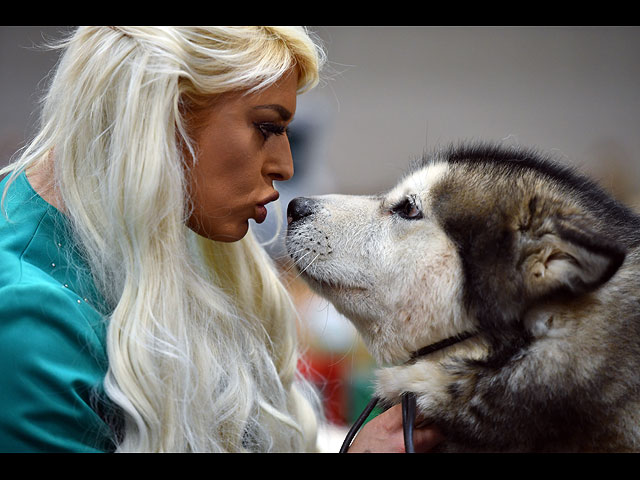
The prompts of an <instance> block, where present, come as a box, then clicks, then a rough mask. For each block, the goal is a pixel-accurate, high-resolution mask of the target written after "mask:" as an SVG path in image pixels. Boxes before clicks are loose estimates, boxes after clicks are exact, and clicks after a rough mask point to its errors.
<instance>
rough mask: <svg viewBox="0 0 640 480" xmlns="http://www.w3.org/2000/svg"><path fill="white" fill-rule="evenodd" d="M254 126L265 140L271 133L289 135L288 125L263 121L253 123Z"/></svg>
mask: <svg viewBox="0 0 640 480" xmlns="http://www.w3.org/2000/svg"><path fill="white" fill-rule="evenodd" d="M254 125H255V127H256V128H257V129H258V131H259V132H260V133H261V134H262V136H263V137H264V139H265V140H268V139H269V137H271V136H272V135H277V136H279V135H285V134H286V135H287V136H288V135H289V127H285V126H284V125H278V124H277V123H270V122H264V123H259V122H256V123H254Z"/></svg>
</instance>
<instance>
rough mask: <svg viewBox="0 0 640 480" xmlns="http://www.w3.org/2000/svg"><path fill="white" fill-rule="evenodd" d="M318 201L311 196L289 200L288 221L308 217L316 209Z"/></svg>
mask: <svg viewBox="0 0 640 480" xmlns="http://www.w3.org/2000/svg"><path fill="white" fill-rule="evenodd" d="M315 205H316V202H315V201H314V200H311V199H310V198H305V197H297V198H294V199H293V200H291V201H290V202H289V206H288V207H287V223H289V224H291V223H292V222H295V221H297V220H300V219H302V218H304V217H308V216H309V215H311V214H312V213H313V212H314V210H315Z"/></svg>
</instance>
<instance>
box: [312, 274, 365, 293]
mask: <svg viewBox="0 0 640 480" xmlns="http://www.w3.org/2000/svg"><path fill="white" fill-rule="evenodd" d="M300 276H302V278H304V279H305V281H307V282H309V283H310V284H311V286H312V287H316V288H318V289H320V290H321V291H323V292H333V293H340V292H347V293H363V292H366V291H368V290H369V288H367V287H365V286H363V285H354V284H347V283H343V282H338V281H336V280H335V279H331V280H327V279H324V278H319V277H318V276H316V275H313V274H312V273H310V272H309V271H308V270H307V269H304V270H302V271H300Z"/></svg>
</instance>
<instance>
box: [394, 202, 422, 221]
mask: <svg viewBox="0 0 640 480" xmlns="http://www.w3.org/2000/svg"><path fill="white" fill-rule="evenodd" d="M391 211H392V212H393V213H395V214H396V215H398V216H399V217H401V218H404V219H406V220H419V219H421V218H422V211H420V209H419V208H418V206H417V205H416V203H415V201H414V199H412V198H407V199H405V200H403V201H402V202H400V203H399V204H397V205H396V206H395V207H393V209H392V210H391Z"/></svg>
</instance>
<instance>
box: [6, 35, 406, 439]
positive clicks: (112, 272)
mask: <svg viewBox="0 0 640 480" xmlns="http://www.w3.org/2000/svg"><path fill="white" fill-rule="evenodd" d="M63 45H64V47H65V53H64V55H63V56H62V57H61V60H60V62H59V64H58V66H57V69H56V72H55V76H54V77H53V80H52V83H51V85H50V88H49V91H48V95H47V97H46V99H45V101H44V106H43V114H42V125H41V129H40V131H39V133H38V135H37V136H36V137H35V139H34V140H33V141H32V142H31V143H30V145H29V146H28V147H27V148H26V149H25V150H24V152H22V155H21V156H20V157H19V158H18V159H17V160H16V161H15V162H14V163H13V164H12V165H10V166H8V167H7V168H5V169H4V170H3V171H2V172H1V173H7V172H11V173H10V175H8V176H7V177H6V178H5V179H4V180H3V182H2V190H3V203H2V206H3V213H6V216H4V217H3V218H2V223H1V224H0V255H1V256H2V257H1V258H0V263H1V264H2V265H6V267H7V268H6V269H5V270H4V272H3V273H0V312H1V316H2V321H1V323H0V351H1V352H2V353H0V356H1V360H2V368H0V370H1V373H0V375H1V377H0V382H1V383H2V391H3V393H2V397H1V399H0V406H1V407H2V411H3V415H2V418H1V419H0V449H2V450H3V451H11V450H13V451H114V450H115V451H122V452H135V451H141V452H162V451H165V452H180V451H206V452H233V451H312V450H313V449H314V446H315V430H316V419H315V418H316V417H315V415H314V408H313V404H314V400H313V396H312V395H310V394H309V391H310V390H309V389H308V388H307V387H306V386H305V383H304V380H303V379H301V378H299V377H298V375H297V373H296V365H297V360H298V357H297V352H296V348H297V346H296V341H295V309H294V307H293V305H292V302H291V300H290V298H289V296H288V294H287V292H286V290H285V288H284V287H283V285H282V284H281V282H280V280H279V279H278V276H277V274H276V272H275V270H274V268H273V267H272V265H271V263H270V261H269V258H268V257H267V255H266V254H265V252H264V251H263V249H262V248H261V247H260V246H259V245H258V243H257V242H256V240H255V239H254V237H253V235H252V233H251V231H250V230H249V229H248V221H249V219H251V218H253V219H254V220H255V221H257V222H260V221H262V220H264V216H265V213H266V211H265V208H264V205H265V204H266V203H268V202H270V201H273V200H275V199H277V192H276V190H275V189H274V187H273V182H275V181H283V180H287V179H288V178H290V177H291V176H292V174H293V166H292V160H291V152H290V150H289V143H288V139H287V136H286V129H287V126H288V125H289V123H290V122H291V120H292V118H293V115H294V113H295V108H296V95H297V94H298V93H301V92H304V91H306V90H308V89H309V88H311V87H313V86H314V85H315V84H316V83H317V81H318V71H319V68H320V66H321V64H322V52H321V50H320V49H319V48H318V47H317V46H316V45H315V44H314V43H313V41H312V40H311V39H310V37H309V35H308V34H307V33H306V32H305V30H303V29H301V28H284V27H282V28H281V27H277V28H276V27H243V28H240V27H229V28H225V27H206V28H205V27H202V28H195V27H185V28H178V27H84V28H79V29H78V30H77V31H76V32H75V33H74V34H73V35H72V36H71V37H70V38H69V39H68V40H66V41H65V42H64V44H63ZM391 413H393V412H391ZM385 418H389V415H387V416H384V417H383V420H379V421H378V422H376V423H374V427H375V425H380V424H384V422H385V420H384V419H385ZM392 423H393V424H394V425H397V424H398V421H397V419H395V420H394V421H393V422H392ZM369 432H372V435H369ZM377 433H379V429H378V430H375V432H374V428H373V427H369V428H368V429H367V430H363V432H362V434H361V436H360V438H359V439H358V444H357V445H356V444H354V446H353V451H359V450H368V449H371V448H374V447H372V444H371V443H368V441H367V439H368V438H373V437H376V436H377ZM388 436H389V434H388V431H387V430H385V433H384V435H382V437H383V440H384V441H385V442H388ZM374 443H375V442H374ZM358 445H361V447H360V446H358Z"/></svg>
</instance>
